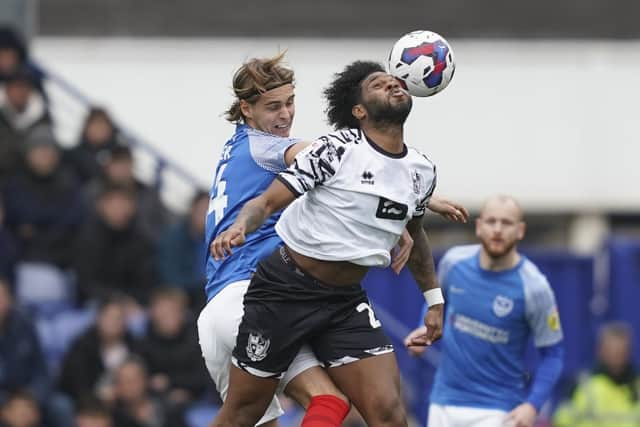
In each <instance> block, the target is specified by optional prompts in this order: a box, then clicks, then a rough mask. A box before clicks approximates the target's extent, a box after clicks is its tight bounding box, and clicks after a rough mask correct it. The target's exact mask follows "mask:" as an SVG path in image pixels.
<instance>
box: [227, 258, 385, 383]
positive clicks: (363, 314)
mask: <svg viewBox="0 0 640 427" xmlns="http://www.w3.org/2000/svg"><path fill="white" fill-rule="evenodd" d="M305 343H308V344H310V345H311V348H312V349H313V352H314V353H315V355H316V357H317V358H318V360H319V361H320V362H322V363H324V365H325V366H326V367H329V368H331V367H336V366H341V365H344V364H345V363H349V362H353V361H356V360H360V359H363V358H366V357H370V356H375V355H379V354H385V353H390V352H392V351H393V347H392V346H391V343H390V341H389V339H388V338H387V337H386V335H385V334H384V332H383V331H382V328H381V325H380V322H379V321H378V320H377V319H376V318H375V316H374V314H373V310H372V309H371V305H370V304H369V300H368V298H367V295H366V294H365V292H364V290H363V289H362V287H361V286H360V285H359V284H357V285H353V286H340V287H338V286H330V285H327V284H323V283H321V282H320V281H318V280H316V279H315V278H313V277H311V276H310V275H309V274H308V273H305V272H304V271H302V270H301V269H300V267H298V266H297V265H296V264H295V262H294V261H293V259H292V258H291V257H290V256H289V254H288V253H287V251H286V249H285V248H284V247H281V248H278V249H276V250H275V251H274V252H273V253H272V254H271V255H270V256H269V257H268V258H266V259H264V260H262V261H261V262H260V263H259V264H258V268H257V271H256V273H255V274H254V276H253V278H252V279H251V284H250V285H249V289H248V290H247V293H246V294H245V297H244V317H243V318H242V322H241V323H240V327H239V329H238V338H237V341H236V347H235V349H234V350H233V363H234V364H235V365H236V366H238V367H239V368H242V369H244V370H246V371H247V372H250V373H252V374H254V375H257V376H261V377H274V378H278V377H280V376H281V375H282V374H283V373H284V372H285V371H286V370H287V368H288V367H289V364H291V362H292V361H293V359H294V358H295V356H296V355H297V354H298V351H299V350H300V348H301V346H302V345H303V344H305Z"/></svg>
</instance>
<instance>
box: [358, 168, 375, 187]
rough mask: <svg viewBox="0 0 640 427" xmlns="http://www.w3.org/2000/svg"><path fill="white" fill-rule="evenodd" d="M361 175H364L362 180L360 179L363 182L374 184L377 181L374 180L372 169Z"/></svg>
mask: <svg viewBox="0 0 640 427" xmlns="http://www.w3.org/2000/svg"><path fill="white" fill-rule="evenodd" d="M360 176H361V177H362V180H360V182H361V183H362V184H369V185H373V184H374V183H375V181H374V180H373V174H372V173H371V171H364V172H362V175H360Z"/></svg>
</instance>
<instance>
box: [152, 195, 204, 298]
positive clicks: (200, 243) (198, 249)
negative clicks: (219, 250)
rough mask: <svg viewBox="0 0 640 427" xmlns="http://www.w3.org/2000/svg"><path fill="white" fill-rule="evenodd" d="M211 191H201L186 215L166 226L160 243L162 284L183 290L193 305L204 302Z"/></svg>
mask: <svg viewBox="0 0 640 427" xmlns="http://www.w3.org/2000/svg"><path fill="white" fill-rule="evenodd" d="M208 205H209V194H208V193H207V192H205V191H199V192H197V193H196V195H195V196H194V198H193V200H192V202H191V208H190V210H189V212H188V214H187V215H186V216H185V218H184V219H183V220H182V221H180V222H178V223H177V224H175V225H172V226H170V227H168V228H166V229H165V231H164V232H163V233H162V235H161V236H160V240H159V241H158V246H157V259H156V262H157V266H158V273H159V276H160V283H162V284H164V285H168V286H176V287H179V288H181V289H183V290H184V291H185V292H186V293H187V294H189V297H190V299H191V306H192V307H193V308H194V309H199V308H201V307H202V305H204V298H205V295H204V291H203V289H204V283H205V269H204V268H205V255H206V251H207V247H206V243H205V241H204V226H205V219H206V215H207V208H208Z"/></svg>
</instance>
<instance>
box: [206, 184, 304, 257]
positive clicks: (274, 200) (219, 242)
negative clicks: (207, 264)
mask: <svg viewBox="0 0 640 427" xmlns="http://www.w3.org/2000/svg"><path fill="white" fill-rule="evenodd" d="M294 199H295V195H294V194H293V193H292V192H291V190H289V189H288V188H287V187H286V186H285V185H284V184H282V183H281V182H280V181H278V180H277V179H276V180H274V181H273V182H272V183H271V185H270V186H269V188H267V190H266V191H265V192H264V193H262V194H261V195H260V196H258V197H256V198H254V199H251V200H250V201H248V202H247V203H246V204H245V205H244V206H243V207H242V210H241V211H240V213H239V214H238V217H237V218H236V220H235V222H234V223H233V224H232V225H231V227H229V228H228V229H227V230H225V231H223V232H222V233H220V234H218V235H217V236H216V238H215V239H214V240H213V242H211V245H210V246H209V250H210V251H211V256H213V258H214V259H215V260H216V261H217V260H220V259H222V258H224V257H225V256H227V255H231V254H232V251H231V248H232V247H234V246H240V245H242V244H244V242H245V235H246V234H248V233H252V232H254V231H255V230H257V229H258V228H259V227H260V226H261V225H262V224H264V222H265V221H266V220H267V218H269V217H270V216H271V215H272V214H273V213H274V212H277V211H279V210H281V209H283V208H285V207H286V206H288V205H289V203H291V202H292V201H293V200H294Z"/></svg>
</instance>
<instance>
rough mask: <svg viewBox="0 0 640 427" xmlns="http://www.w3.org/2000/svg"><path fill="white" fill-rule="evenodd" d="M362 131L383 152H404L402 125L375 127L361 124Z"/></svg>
mask: <svg viewBox="0 0 640 427" xmlns="http://www.w3.org/2000/svg"><path fill="white" fill-rule="evenodd" d="M362 131H363V132H364V133H365V135H367V137H368V138H369V139H371V140H372V141H373V142H375V143H376V145H379V146H380V147H381V148H382V149H383V150H385V151H387V152H389V153H394V154H400V153H402V152H404V131H403V127H402V125H400V126H391V125H387V126H385V127H377V126H371V125H365V124H364V123H363V126H362Z"/></svg>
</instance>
